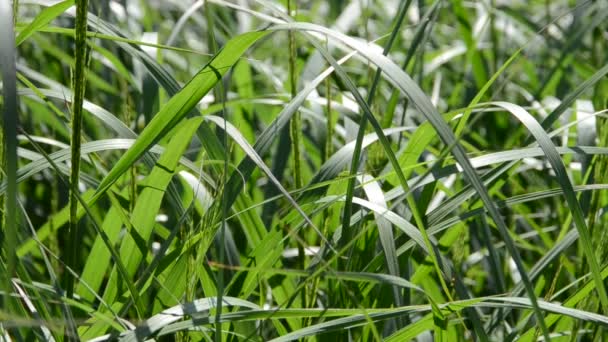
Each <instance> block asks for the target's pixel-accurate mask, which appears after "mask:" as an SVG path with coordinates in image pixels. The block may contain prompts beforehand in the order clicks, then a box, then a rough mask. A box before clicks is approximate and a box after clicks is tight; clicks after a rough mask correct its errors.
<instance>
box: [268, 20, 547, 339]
mask: <svg viewBox="0 0 608 342" xmlns="http://www.w3.org/2000/svg"><path fill="white" fill-rule="evenodd" d="M272 29H273V30H281V29H296V30H302V31H312V32H318V33H321V34H325V35H327V36H329V37H332V38H333V39H335V40H337V41H338V42H340V43H341V44H344V45H347V46H349V47H351V48H354V49H356V50H357V51H358V52H359V53H360V54H361V55H363V56H364V57H365V58H367V59H368V60H369V61H370V62H371V63H373V64H375V65H377V66H378V67H380V68H382V69H383V71H384V75H386V77H387V80H388V81H389V82H391V83H392V84H394V85H395V86H396V87H398V88H399V89H401V91H403V92H404V93H405V94H406V95H407V96H408V97H409V98H410V100H411V102H412V103H413V104H414V105H415V106H416V107H417V108H418V109H419V110H420V111H421V112H422V114H423V115H424V116H425V117H426V119H427V120H428V121H429V122H431V124H432V125H433V126H434V127H435V130H436V131H437V134H438V135H439V137H440V138H441V140H442V141H443V142H444V144H446V145H447V146H454V148H453V149H452V153H453V154H454V157H455V158H456V160H457V161H458V163H459V164H460V165H461V166H462V167H463V169H464V174H465V176H466V178H467V180H468V181H469V182H470V183H471V185H472V186H473V188H475V190H476V191H477V192H478V194H479V196H480V198H481V200H482V202H483V203H484V206H485V207H486V208H487V209H488V212H489V214H490V217H492V220H493V221H494V222H495V223H496V225H497V226H498V228H499V231H500V233H501V235H502V238H503V240H505V243H506V244H507V247H508V250H509V253H510V254H511V256H512V257H513V259H514V261H515V264H516V265H517V269H518V271H519V272H520V274H521V275H522V281H523V282H524V284H525V285H526V291H527V294H528V296H530V299H531V301H532V304H533V305H532V306H533V307H534V312H535V315H536V316H537V318H538V320H539V324H540V325H541V330H542V331H543V335H544V336H545V338H546V339H547V340H550V337H549V331H548V330H547V327H546V326H545V325H544V321H543V316H542V312H541V311H540V308H539V307H538V305H537V304H536V303H537V298H536V294H535V293H534V288H533V286H532V283H531V282H530V280H529V277H528V275H527V272H526V270H525V268H524V265H523V261H522V259H521V257H520V256H519V252H518V250H517V248H516V246H515V244H514V242H513V241H512V239H511V237H510V236H509V233H508V228H507V225H506V224H505V222H504V220H503V218H502V217H501V215H500V213H499V212H498V210H497V208H496V205H495V204H494V202H493V201H492V199H491V197H490V195H489V193H488V190H487V189H486V187H485V185H484V184H483V182H482V181H481V180H480V178H479V176H478V175H477V174H476V173H475V170H474V169H473V167H472V165H471V164H470V161H469V159H468V157H467V155H466V152H465V150H464V148H463V147H462V146H461V145H460V144H458V143H457V141H456V137H455V136H454V133H453V132H452V130H451V129H450V127H449V126H448V125H447V123H446V122H445V121H444V120H443V118H442V117H441V115H440V114H439V113H438V112H437V109H436V108H435V107H434V106H433V105H432V103H431V102H430V101H429V99H428V98H427V97H426V96H425V95H424V93H423V92H422V90H421V89H420V87H418V85H416V84H415V83H414V81H413V80H412V79H411V78H410V77H409V76H408V75H407V74H406V73H405V72H404V71H402V70H401V69H400V68H399V67H398V66H397V65H395V64H394V63H393V62H392V61H390V60H389V59H387V58H386V57H385V56H383V55H381V54H378V53H376V52H374V51H373V50H371V49H369V48H367V47H366V46H365V45H364V44H362V43H361V42H359V41H357V40H355V39H353V38H350V37H347V36H345V35H343V34H341V33H338V32H335V31H332V30H329V29H327V28H324V27H321V26H318V25H314V24H307V23H291V24H285V25H277V26H275V27H273V28H272ZM325 57H326V58H328V57H329V56H325ZM358 100H359V99H358ZM361 100H362V99H361ZM358 102H359V105H362V106H365V105H366V104H365V102H364V101H358ZM366 114H367V111H366ZM368 115H370V116H371V117H373V115H371V113H370V114H368ZM371 117H370V121H372V118H371ZM372 122H373V121H372ZM376 124H377V122H376ZM374 125H375V124H374ZM374 129H376V130H380V131H381V127H379V125H378V127H374ZM384 139H386V137H384ZM386 146H389V145H388V143H387V142H386V141H385V150H386V152H387V155H388V156H389V159H390V160H391V163H392V164H395V165H394V166H393V167H394V169H395V171H397V172H398V174H401V176H400V177H403V174H402V173H401V172H400V170H398V168H399V166H398V164H397V162H396V160H394V154H392V152H391V151H390V148H388V149H386V148H387V147H386ZM391 156H392V158H391ZM401 184H402V186H403V187H404V188H405V187H406V186H407V181H405V179H402V180H401ZM419 228H423V227H419ZM422 231H424V230H422Z"/></svg>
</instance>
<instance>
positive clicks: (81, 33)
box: [65, 0, 88, 298]
mask: <svg viewBox="0 0 608 342" xmlns="http://www.w3.org/2000/svg"><path fill="white" fill-rule="evenodd" d="M87 14H88V0H78V1H76V24H75V26H76V27H75V39H74V41H75V50H74V58H75V60H76V64H75V67H74V73H73V76H72V87H73V88H74V98H73V100H72V137H71V152H72V157H71V163H72V165H71V172H70V225H69V227H70V228H69V237H68V246H69V247H68V250H67V253H68V258H67V260H66V263H67V265H68V266H69V267H70V268H72V269H74V270H75V269H77V267H76V266H77V263H78V258H79V251H80V243H79V241H78V240H79V239H80V232H79V229H78V198H77V195H78V193H79V192H78V183H79V181H80V154H81V153H80V144H81V139H82V115H83V108H82V104H83V101H84V93H85V89H86V62H87V48H88V47H87V41H86V40H87ZM65 279H66V283H65V290H66V295H67V297H68V298H72V297H73V294H74V276H73V275H72V274H70V273H67V274H66V278H65Z"/></svg>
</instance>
